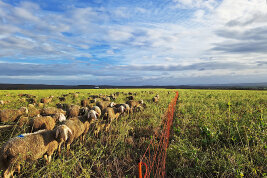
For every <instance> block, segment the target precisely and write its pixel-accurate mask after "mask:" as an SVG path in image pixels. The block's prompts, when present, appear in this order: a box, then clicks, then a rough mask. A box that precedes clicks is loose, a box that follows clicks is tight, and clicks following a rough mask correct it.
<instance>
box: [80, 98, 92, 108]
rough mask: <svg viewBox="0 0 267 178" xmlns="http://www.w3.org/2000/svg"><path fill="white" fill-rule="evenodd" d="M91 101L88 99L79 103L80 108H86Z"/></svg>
mask: <svg viewBox="0 0 267 178" xmlns="http://www.w3.org/2000/svg"><path fill="white" fill-rule="evenodd" d="M90 103H91V101H90V100H89V99H84V100H82V101H81V106H82V107H88V106H89V105H90Z"/></svg>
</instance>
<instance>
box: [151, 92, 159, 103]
mask: <svg viewBox="0 0 267 178" xmlns="http://www.w3.org/2000/svg"><path fill="white" fill-rule="evenodd" d="M152 101H153V102H154V103H157V102H159V95H158V94H157V95H156V96H154V97H153V98H152Z"/></svg>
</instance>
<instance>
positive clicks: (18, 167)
mask: <svg viewBox="0 0 267 178" xmlns="http://www.w3.org/2000/svg"><path fill="white" fill-rule="evenodd" d="M17 170H18V173H20V165H19V164H18V165H17Z"/></svg>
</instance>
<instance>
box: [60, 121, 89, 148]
mask: <svg viewBox="0 0 267 178" xmlns="http://www.w3.org/2000/svg"><path fill="white" fill-rule="evenodd" d="M64 125H66V126H68V127H69V128H70V130H71V132H72V134H71V136H70V137H69V138H68V140H67V141H66V144H67V151H69V149H70V145H71V143H72V142H73V141H74V140H75V139H77V138H79V137H80V141H84V139H85V135H86V134H87V132H88V130H89V126H90V124H89V122H88V121H85V122H82V121H81V120H80V119H79V118H78V117H72V118H70V119H69V120H67V121H66V122H65V123H64ZM59 152H60V147H59Z"/></svg>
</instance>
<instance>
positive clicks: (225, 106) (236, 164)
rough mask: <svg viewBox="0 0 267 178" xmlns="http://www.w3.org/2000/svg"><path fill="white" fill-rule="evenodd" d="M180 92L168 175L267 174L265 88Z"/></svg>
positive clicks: (266, 103) (241, 175) (255, 175)
mask: <svg viewBox="0 0 267 178" xmlns="http://www.w3.org/2000/svg"><path fill="white" fill-rule="evenodd" d="M179 93H180V97H179V101H178V105H177V112H176V117H175V121H174V124H173V137H172V138H171V139H172V140H171V144H170V146H169V149H168V159H167V165H166V167H167V169H168V170H167V173H168V176H170V177H185V176H186V177H187V176H190V177H197V176H199V177H243V176H245V177H262V176H266V173H267V145H266V141H267V137H266V136H267V133H266V123H267V115H266V111H267V110H266V109H267V92H266V91H229V90H224V91H212V90H179Z"/></svg>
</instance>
